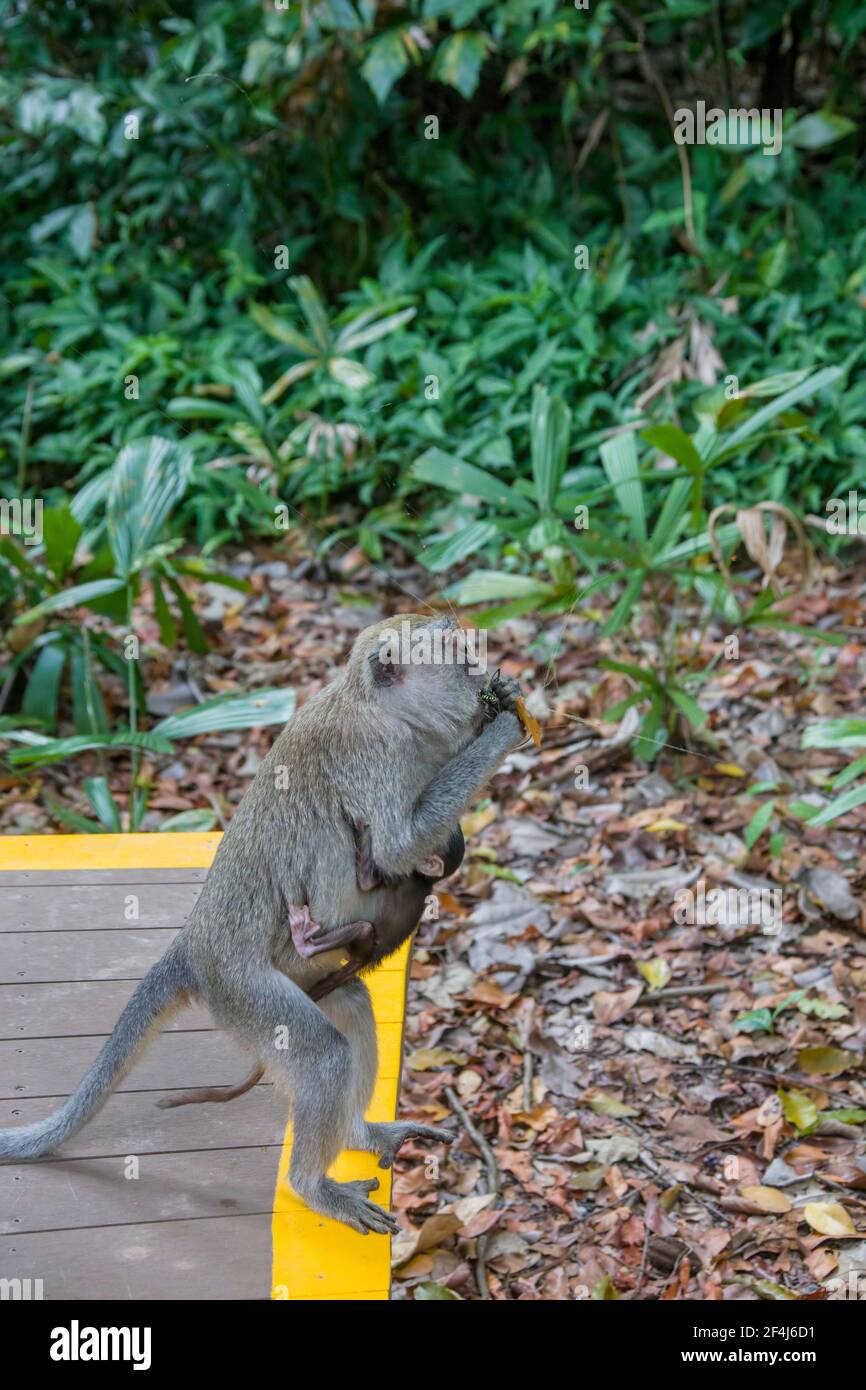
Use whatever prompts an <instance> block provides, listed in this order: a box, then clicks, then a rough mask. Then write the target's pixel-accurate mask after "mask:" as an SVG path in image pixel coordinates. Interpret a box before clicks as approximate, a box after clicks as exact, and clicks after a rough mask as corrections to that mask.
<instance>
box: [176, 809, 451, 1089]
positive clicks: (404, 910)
mask: <svg viewBox="0 0 866 1390" xmlns="http://www.w3.org/2000/svg"><path fill="white" fill-rule="evenodd" d="M465 852H466V842H465V840H464V839H463V831H462V830H461V829H460V826H459V825H457V826H455V828H454V830H453V831H452V833H451V837H450V839H449V841H448V844H447V845H446V846H445V849H444V851H443V853H442V854H441V855H431V857H430V859H429V860H426V861H425V862H424V863H423V864H422V865H420V866H419V867H418V868H417V869H416V870H415V872H414V873H412V874H409V876H408V877H407V878H402V879H399V880H398V881H397V882H396V883H394V884H391V885H389V888H390V891H389V893H388V895H387V897H386V899H385V901H384V903H382V904H381V905H380V906H379V908H378V913H377V917H376V921H375V922H354V923H352V927H353V928H354V929H355V930H354V932H353V933H352V935H351V936H350V937H349V938H348V939H347V940H346V941H345V944H344V945H343V946H341V948H340V952H339V954H340V956H341V957H342V960H341V961H340V963H339V965H338V966H337V967H336V968H335V969H333V970H332V971H331V973H330V974H329V975H325V976H324V977H323V978H322V979H320V980H318V981H317V982H316V984H314V985H312V986H311V988H310V989H309V990H308V991H307V993H308V994H309V996H310V998H311V999H315V1000H316V1002H317V1003H318V1001H319V1000H320V999H324V998H325V996H326V995H328V994H330V993H331V992H332V990H335V989H337V988H338V987H339V986H340V985H342V984H345V983H346V982H347V981H348V980H351V979H354V978H355V976H356V975H358V974H359V973H360V971H362V970H368V969H372V968H373V967H374V966H376V965H379V964H380V963H381V962H382V961H383V960H385V959H386V958H387V957H388V956H390V955H392V954H393V952H394V951H396V950H397V949H398V947H400V946H402V944H403V942H404V941H405V940H406V938H407V937H408V936H411V935H412V932H413V931H414V930H415V928H416V927H417V925H418V922H419V919H420V917H421V913H422V910H423V908H424V904H425V902H426V901H427V898H428V897H429V895H430V890H431V888H432V887H433V884H434V883H435V882H436V880H437V879H440V878H449V877H450V876H451V874H453V873H456V872H457V870H458V869H459V867H460V865H461V864H462V863H463V855H464V854H465ZM355 863H356V869H357V878H358V885H359V887H360V888H361V889H362V890H363V891H370V890H371V889H373V888H378V887H380V886H381V882H382V880H381V878H380V877H379V874H378V870H377V868H376V865H375V863H374V862H373V859H372V855H371V851H370V844H369V827H366V826H364V827H356V828H355ZM422 870H423V872H422ZM293 913H294V914H295V918H294V920H295V921H300V922H301V923H302V924H303V926H304V928H305V929H306V928H307V927H308V926H309V924H310V917H309V911H308V910H307V909H301V908H291V909H290V914H289V920H288V921H287V923H286V930H287V933H288V932H289V931H290V930H291V926H290V924H291V921H292V920H293V918H292V914H293ZM312 926H313V927H314V928H315V926H316V924H315V923H312ZM317 930H318V931H321V929H320V928H319V929H317ZM293 936H294V934H293ZM326 936H327V934H326V933H323V934H322V938H320V939H318V941H317V936H316V935H315V934H312V935H309V934H308V940H309V941H310V942H313V943H317V944H320V945H322V942H323V941H324V940H325V939H326ZM322 949H331V950H333V949H334V948H333V946H330V947H329V946H328V945H327V944H325V945H322ZM265 1070H266V1068H265V1066H264V1063H261V1062H260V1063H258V1064H257V1065H256V1066H255V1067H254V1068H253V1070H252V1071H251V1072H250V1074H249V1076H247V1077H245V1079H244V1080H243V1081H240V1082H239V1083H238V1084H237V1086H202V1087H199V1088H197V1089H196V1090H194V1091H179V1092H178V1093H177V1095H171V1096H166V1097H165V1098H164V1099H163V1100H158V1101H157V1106H158V1107H159V1109H160V1110H174V1109H176V1108H177V1107H178V1106H180V1105H204V1104H211V1105H216V1104H224V1103H225V1102H226V1101H229V1100H237V1098H238V1096H243V1095H245V1094H246V1092H247V1091H251V1090H252V1088H253V1086H256V1085H258V1083H259V1082H260V1081H261V1079H262V1077H263V1076H264V1074H265Z"/></svg>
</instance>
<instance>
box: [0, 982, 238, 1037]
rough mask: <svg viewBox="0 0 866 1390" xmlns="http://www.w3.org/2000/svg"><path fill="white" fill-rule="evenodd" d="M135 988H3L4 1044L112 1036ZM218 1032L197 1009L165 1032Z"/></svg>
mask: <svg viewBox="0 0 866 1390" xmlns="http://www.w3.org/2000/svg"><path fill="white" fill-rule="evenodd" d="M134 988H135V986H134V984H133V983H132V981H130V980H73V981H68V980H64V981H62V982H55V983H53V984H42V985H33V984H30V985H21V984H18V985H0V1039H4V1038H7V1039H15V1038H71V1037H75V1036H76V1035H79V1036H80V1035H88V1034H93V1033H106V1034H107V1033H110V1032H111V1030H112V1029H113V1028H114V1025H115V1023H116V1022H117V1020H118V1018H119V1016H120V1012H121V1010H122V1009H123V1008H124V1007H125V1005H126V1004H127V1003H128V1002H129V996H130V995H131V993H132V991H133V989H134ZM212 1027H213V1023H212V1021H211V1016H210V1014H209V1013H208V1011H207V1009H206V1008H204V1006H203V1005H201V1004H191V1005H190V1006H189V1008H187V1009H183V1010H182V1011H181V1012H180V1013H179V1014H176V1015H175V1016H174V1018H172V1019H171V1020H170V1022H168V1023H167V1024H166V1029H165V1030H164V1031H169V1032H172V1033H188V1032H190V1031H193V1032H200V1031H201V1030H202V1029H204V1028H212Z"/></svg>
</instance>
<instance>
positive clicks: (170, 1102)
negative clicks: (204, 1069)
mask: <svg viewBox="0 0 866 1390" xmlns="http://www.w3.org/2000/svg"><path fill="white" fill-rule="evenodd" d="M264 1074H265V1069H264V1067H263V1066H262V1065H261V1063H259V1064H258V1065H257V1066H256V1067H255V1068H254V1069H253V1071H251V1072H250V1074H249V1076H248V1077H246V1079H245V1080H244V1081H239V1082H238V1084H237V1086H202V1087H200V1088H199V1090H197V1091H179V1092H178V1094H177V1095H176V1096H166V1097H165V1098H164V1099H163V1100H158V1101H157V1102H156V1104H157V1108H158V1109H160V1110H173V1109H174V1108H175V1106H177V1105H204V1104H205V1103H207V1102H210V1103H211V1104H216V1103H217V1101H226V1100H237V1098H238V1096H243V1095H245V1094H246V1092H247V1091H251V1090H252V1089H253V1087H254V1086H255V1085H257V1084H258V1082H259V1081H261V1079H262V1077H263V1076H264Z"/></svg>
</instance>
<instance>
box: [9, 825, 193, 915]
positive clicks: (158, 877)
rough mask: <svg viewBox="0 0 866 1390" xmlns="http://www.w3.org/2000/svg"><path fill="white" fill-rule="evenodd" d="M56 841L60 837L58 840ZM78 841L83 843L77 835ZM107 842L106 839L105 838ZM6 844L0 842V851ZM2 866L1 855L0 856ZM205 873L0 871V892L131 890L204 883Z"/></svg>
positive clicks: (139, 870) (141, 870)
mask: <svg viewBox="0 0 866 1390" xmlns="http://www.w3.org/2000/svg"><path fill="white" fill-rule="evenodd" d="M58 838H60V837H58ZM78 838H79V839H82V840H83V839H86V836H84V835H81V836H79V837H78ZM106 838H107V837H106ZM5 843H6V842H5V841H4V840H3V839H0V851H2V848H3V845H4V844H5ZM0 862H2V853H0ZM206 878H207V869H177V868H174V869H171V868H169V869H43V868H39V866H38V865H36V864H34V867H33V868H32V869H0V890H5V889H14V888H82V887H83V888H87V887H88V886H93V885H96V886H100V885H102V884H106V883H128V884H129V885H130V887H131V888H133V889H135V888H141V887H145V888H147V887H153V886H154V885H155V884H158V883H199V884H201V883H204V881H205V879H206ZM0 901H2V898H0Z"/></svg>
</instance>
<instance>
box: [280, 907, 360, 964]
mask: <svg viewBox="0 0 866 1390" xmlns="http://www.w3.org/2000/svg"><path fill="white" fill-rule="evenodd" d="M289 928H290V930H291V933H292V941H293V943H294V947H295V950H296V951H297V953H298V955H299V956H304V957H305V958H307V959H309V957H310V956H318V955H320V954H321V953H322V951H333V950H336V948H337V947H339V946H349V945H351V943H352V942H355V941H357V940H358V939H359V938H362V939H363V938H365V937H367V936H368V935H369V934H370V933H371V932H372V931H373V925H372V923H371V922H345V923H344V924H343V926H341V927H320V926H319V925H318V923H317V922H314V921H313V919H312V917H311V916H310V909H309V908H308V907H307V906H306V905H305V906H304V907H290V908H289Z"/></svg>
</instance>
